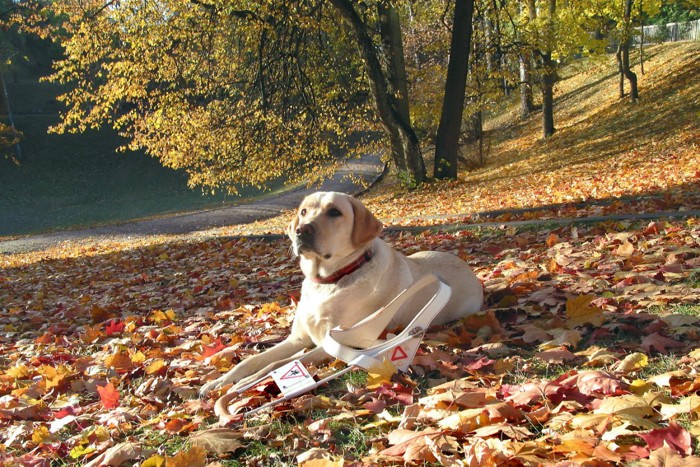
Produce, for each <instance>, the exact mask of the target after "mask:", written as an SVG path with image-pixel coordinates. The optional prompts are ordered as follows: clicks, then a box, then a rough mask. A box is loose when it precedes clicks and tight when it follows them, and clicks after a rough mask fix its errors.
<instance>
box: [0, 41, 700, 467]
mask: <svg viewBox="0 0 700 467" xmlns="http://www.w3.org/2000/svg"><path fill="white" fill-rule="evenodd" d="M645 70H646V73H645V74H644V75H643V76H640V84H641V100H640V101H639V102H636V103H632V102H629V101H627V100H619V99H617V96H616V92H617V87H616V86H617V79H616V76H615V73H614V66H613V64H612V63H608V62H601V63H596V64H594V63H589V64H587V65H586V66H585V67H584V66H583V65H582V66H581V67H580V68H578V69H570V71H569V72H568V74H566V75H564V76H562V78H563V80H562V81H561V82H560V83H559V84H558V88H557V98H558V100H557V114H556V118H557V120H556V122H557V128H558V131H557V133H556V134H555V135H554V136H553V137H552V138H551V139H549V140H547V141H542V140H541V139H540V137H539V131H538V124H539V119H538V118H537V115H535V116H533V117H532V118H531V119H528V120H526V121H524V122H520V121H519V120H518V119H517V118H516V117H515V115H514V114H512V113H511V114H509V113H508V112H506V111H503V112H501V113H500V114H499V117H498V118H496V119H493V120H491V121H490V122H489V128H488V136H487V140H488V141H489V142H490V147H491V152H490V154H489V157H488V162H487V164H486V166H485V167H483V168H479V169H475V170H473V171H471V172H469V173H466V174H464V175H463V176H462V177H461V178H460V179H459V180H458V181H455V182H439V183H432V184H429V185H427V186H425V187H422V188H421V189H419V190H416V191H410V192H409V191H405V190H404V189H402V188H400V187H399V186H398V185H397V184H396V183H395V181H394V179H393V178H392V176H391V174H389V175H388V176H387V177H385V178H384V179H383V180H382V181H381V183H379V184H378V185H377V186H375V187H373V188H372V189H371V190H370V191H368V192H367V193H366V194H364V195H363V196H362V199H363V201H364V202H365V203H366V204H367V205H368V206H369V207H370V209H371V210H373V212H375V213H376V214H377V215H378V216H379V217H380V218H381V219H382V221H383V222H384V223H385V225H386V226H387V231H386V232H385V234H384V237H385V239H386V240H387V241H388V242H389V243H390V244H392V245H393V246H394V247H395V248H397V249H399V250H400V251H403V252H405V253H412V252H414V251H418V250H423V249H433V250H441V251H450V252H453V253H455V254H457V255H459V256H460V257H461V258H463V259H464V260H465V261H467V262H469V263H470V264H471V265H472V267H473V268H474V270H475V271H476V273H477V275H478V276H479V278H480V279H481V280H482V282H483V283H484V287H485V290H486V303H485V306H484V313H482V314H479V315H475V316H473V317H471V318H469V319H466V320H463V321H460V322H458V323H454V324H453V325H450V326H446V327H441V328H436V329H432V330H431V332H430V333H429V335H428V337H427V339H426V340H425V342H424V345H423V346H422V349H421V351H420V352H419V355H418V356H417V357H416V360H415V361H414V370H413V371H412V372H411V373H409V374H407V375H393V376H391V375H390V374H389V373H391V372H390V371H386V370H387V369H386V368H383V369H382V368H378V369H377V371H374V372H370V374H369V375H367V374H365V373H364V372H359V371H358V372H352V373H351V374H350V376H349V377H345V378H343V379H342V380H339V381H336V382H334V383H332V384H330V385H329V386H327V387H325V388H321V389H319V390H317V391H315V392H313V393H311V394H307V395H305V396H302V397H299V398H296V399H295V400H293V401H291V402H290V403H287V404H283V405H282V406H280V407H279V408H278V409H277V410H275V411H274V412H273V413H270V414H263V415H260V416H257V417H255V418H253V419H251V420H249V421H247V422H246V423H245V425H242V424H240V423H233V424H229V425H227V426H223V427H221V426H216V422H217V417H216V416H215V415H214V413H213V404H214V402H215V400H216V394H213V395H211V396H209V397H206V398H203V399H200V398H198V397H197V389H198V387H199V386H201V384H202V382H204V381H207V380H209V379H211V378H213V377H215V376H216V375H218V374H220V372H221V371H225V370H227V369H228V368H230V367H231V366H232V365H234V364H235V363H236V362H238V361H239V360H240V359H241V358H245V356H247V355H249V354H251V353H253V352H257V351H259V350H260V349H263V348H265V347H266V346H268V345H270V344H272V343H274V342H277V341H279V340H280V339H281V338H282V337H283V336H284V335H286V333H287V330H288V326H289V324H290V322H291V319H292V317H293V312H294V306H293V304H294V300H295V297H296V296H297V294H298V290H299V287H300V283H301V279H302V277H301V274H300V272H299V270H298V267H297V265H296V263H295V260H294V259H293V258H291V257H290V255H289V251H288V244H287V242H286V241H285V240H284V238H283V235H282V234H283V232H284V227H285V226H286V224H287V222H288V220H289V218H290V213H289V212H286V213H283V214H281V215H279V216H274V217H271V218H268V219H266V220H261V221H258V222H256V223H251V224H246V225H238V226H225V227H217V228H215V229H211V230H210V231H208V232H207V233H206V235H196V236H195V235H191V234H188V235H184V234H177V235H149V236H139V237H136V238H132V239H125V238H119V239H114V240H103V241H100V242H93V243H85V242H78V243H71V242H64V243H60V244H56V245H54V246H51V247H49V248H46V249H41V250H36V251H31V252H25V253H15V254H6V255H3V256H1V257H0V268H2V269H0V300H1V305H0V314H1V316H0V318H1V320H0V321H1V322H2V331H3V332H2V334H1V335H0V355H1V356H0V439H1V440H2V443H3V444H2V445H1V446H0V460H2V461H3V462H5V463H8V464H10V465H12V464H16V463H18V462H20V463H21V462H23V463H25V464H32V465H50V464H49V463H50V462H51V463H52V464H51V465H71V464H88V463H92V464H91V465H102V464H108V463H111V464H113V465H122V464H123V465H138V464H139V463H143V464H141V465H173V466H178V465H182V466H184V465H206V464H208V463H214V464H215V465H217V464H218V465H271V464H275V465H296V464H297V463H298V464H301V465H307V466H312V465H326V466H337V465H404V464H407V465H513V466H515V465H527V466H530V465H533V466H534V465H587V466H593V465H622V464H624V465H655V466H662V465H666V466H670V465H678V466H681V465H700V445H699V444H698V436H699V435H700V417H699V415H700V396H699V395H698V391H699V390H700V377H699V376H698V370H699V369H700V354H699V353H698V351H697V348H698V342H699V341H700V335H699V334H698V332H697V329H698V324H700V305H699V304H700V220H699V215H698V213H697V211H698V209H700V207H699V204H700V190H699V188H700V168H699V167H700V152H699V148H698V144H699V143H700V135H699V134H698V124H697V122H698V118H699V117H700V115H699V113H698V112H699V110H700V79H699V78H700V76H698V75H699V74H700V44H697V43H684V44H671V45H664V46H658V47H655V48H651V49H649V50H648V56H647V60H646V62H645ZM467 156H468V154H467ZM477 213H480V214H478V215H477ZM563 220H566V222H562V221H563ZM261 234H264V235H261ZM227 347H228V348H229V349H230V351H229V352H227V353H226V354H225V356H222V354H220V353H218V352H219V351H221V350H223V349H224V348H227ZM333 369H334V365H329V366H326V365H323V366H320V367H319V368H314V370H315V371H318V373H319V374H320V375H325V374H327V373H328V372H330V371H333ZM382 370H384V371H382ZM271 392H273V389H272V388H271V387H270V386H269V385H261V386H260V387H257V388H255V389H254V390H252V391H250V392H249V393H247V394H246V395H245V396H244V397H242V398H241V399H240V400H239V401H237V406H236V408H235V409H240V410H246V409H247V408H249V407H252V406H255V405H258V404H260V402H261V401H263V400H267V399H269V397H270V396H271ZM42 462H44V464H42Z"/></svg>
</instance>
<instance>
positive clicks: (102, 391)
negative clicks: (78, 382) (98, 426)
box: [97, 383, 119, 409]
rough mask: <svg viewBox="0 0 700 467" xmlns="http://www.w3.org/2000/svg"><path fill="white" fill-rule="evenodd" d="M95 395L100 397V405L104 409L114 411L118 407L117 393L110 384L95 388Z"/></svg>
mask: <svg viewBox="0 0 700 467" xmlns="http://www.w3.org/2000/svg"><path fill="white" fill-rule="evenodd" d="M97 393H98V394H99V395H100V400H102V405H104V407H105V409H115V408H117V407H119V391H117V390H116V388H115V387H114V385H113V384H112V383H107V385H106V386H97Z"/></svg>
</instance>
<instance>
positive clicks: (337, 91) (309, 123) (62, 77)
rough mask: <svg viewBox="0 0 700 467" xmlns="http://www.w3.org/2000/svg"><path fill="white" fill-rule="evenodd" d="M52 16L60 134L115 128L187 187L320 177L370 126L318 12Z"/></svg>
mask: <svg viewBox="0 0 700 467" xmlns="http://www.w3.org/2000/svg"><path fill="white" fill-rule="evenodd" d="M48 7H50V9H51V10H52V11H53V12H55V13H57V14H61V15H62V17H63V18H64V23H63V29H62V33H63V34H61V38H62V45H63V46H64V47H65V49H66V57H65V59H63V60H61V61H59V62H58V63H57V65H56V72H55V73H54V75H53V76H52V77H51V79H52V80H54V81H58V82H62V83H71V84H72V85H74V87H71V88H70V89H69V90H68V91H67V92H66V94H65V95H63V96H62V100H63V101H64V102H65V103H66V105H67V107H68V110H67V111H66V112H65V113H64V114H63V115H62V117H63V118H62V122H61V123H60V124H58V125H57V126H56V128H55V130H56V131H76V130H77V131H83V130H85V129H86V128H91V127H97V126H100V125H103V124H107V125H112V126H114V127H115V128H117V129H118V130H119V131H120V132H121V133H122V134H123V135H124V136H127V137H128V138H129V141H128V143H127V144H128V146H129V147H131V148H133V149H136V148H139V149H140V148H143V149H145V150H146V151H147V152H149V153H150V154H152V155H153V156H154V157H157V158H159V159H160V160H161V162H162V163H163V164H164V165H166V166H168V167H172V168H175V169H180V168H181V169H184V170H186V171H187V172H188V174H189V177H190V178H189V183H190V185H192V186H196V185H200V186H203V187H205V188H207V189H213V188H217V187H218V188H228V189H229V190H230V191H232V192H235V190H236V187H240V186H241V185H254V186H259V185H263V184H266V183H268V182H270V181H272V180H275V179H276V178H279V177H285V178H286V179H287V181H288V182H290V183H291V182H294V181H297V180H298V179H299V178H300V177H302V176H309V175H311V176H312V177H314V176H319V177H320V176H322V175H323V174H326V173H328V170H330V169H331V168H332V162H334V161H336V157H337V155H338V154H337V153H336V154H331V150H332V149H333V150H335V151H337V150H338V148H344V149H343V151H342V152H343V155H347V153H348V150H347V148H345V145H346V144H347V139H348V137H349V135H350V134H351V133H352V132H354V131H356V130H362V131H365V130H367V129H368V128H369V127H368V126H367V123H368V120H367V118H366V117H367V108H366V106H365V104H366V102H365V99H363V98H362V97H361V96H360V95H359V94H358V93H357V87H358V84H361V81H360V80H359V77H360V75H359V66H358V63H357V62H356V59H355V58H354V55H353V54H352V53H349V50H350V49H349V48H348V45H347V44H346V43H344V39H343V32H342V31H341V30H339V29H338V23H337V21H336V20H335V19H334V18H333V17H329V16H328V9H326V8H323V7H322V6H321V5H320V4H317V3H316V2H292V3H291V4H290V5H287V6H286V7H285V8H278V5H277V4H276V3H275V2H254V3H250V4H248V3H247V2H234V3H232V4H228V3H225V2H224V3H221V2H219V3H217V2H213V3H207V4H205V3H201V2H198V3H194V4H193V3H191V2H188V1H182V0H166V1H161V2H146V3H143V2H140V1H131V0H127V1H122V2H118V3H111V4H109V6H107V7H104V5H103V3H102V2H99V1H90V2H77V1H74V0H61V1H58V2H51V3H50V4H49V5H48ZM360 123H362V125H360ZM329 164H330V166H329Z"/></svg>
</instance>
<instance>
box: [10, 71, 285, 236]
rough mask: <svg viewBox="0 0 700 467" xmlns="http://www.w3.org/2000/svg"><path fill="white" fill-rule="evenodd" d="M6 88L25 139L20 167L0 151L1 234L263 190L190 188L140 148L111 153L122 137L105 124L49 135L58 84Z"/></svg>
mask: <svg viewBox="0 0 700 467" xmlns="http://www.w3.org/2000/svg"><path fill="white" fill-rule="evenodd" d="M7 88H8V93H9V95H10V99H11V102H12V104H13V110H14V113H15V124H16V127H17V129H19V130H20V131H22V132H23V133H24V139H23V140H22V141H21V143H20V148H21V156H20V157H18V158H17V160H18V162H19V165H17V164H15V163H14V162H13V161H12V160H11V159H8V158H5V157H0V186H1V187H2V189H0V206H2V209H0V236H11V235H22V234H30V233H37V232H42V231H49V230H61V229H69V228H76V227H86V226H93V225H98V224H110V223H119V222H124V221H129V220H134V219H142V218H148V217H153V216H160V215H165V214H171V213H177V212H187V211H196V210H202V209H208V208H216V207H223V206H225V205H230V204H233V203H236V202H240V201H242V200H243V199H245V198H250V197H254V196H260V195H262V194H264V192H263V191H262V190H259V189H256V188H254V187H240V196H227V195H225V194H219V195H210V194H204V193H202V191H201V190H199V189H190V188H188V187H187V175H186V174H185V173H184V172H183V171H176V170H172V169H168V168H165V167H163V166H161V165H160V163H159V162H158V161H157V160H156V159H154V158H152V157H149V156H148V155H146V154H144V153H142V152H125V153H122V152H117V148H118V147H119V146H121V145H122V144H123V143H124V140H123V139H122V138H120V137H119V136H118V135H117V134H116V132H115V131H113V130H111V129H102V130H100V131H95V130H91V131H87V132H85V133H82V134H64V135H56V134H48V133H47V131H48V128H49V127H50V126H51V125H54V124H56V123H57V122H58V118H59V117H58V109H59V107H58V104H57V103H56V101H55V96H56V95H58V93H59V92H60V87H58V86H56V85H53V84H50V83H38V82H36V80H30V79H20V80H18V81H17V82H16V83H13V82H8V83H7ZM281 186H282V183H281V182H279V183H277V184H275V185H274V186H272V189H279V188H280V187H281Z"/></svg>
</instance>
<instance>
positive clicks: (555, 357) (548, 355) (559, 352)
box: [535, 348, 576, 364]
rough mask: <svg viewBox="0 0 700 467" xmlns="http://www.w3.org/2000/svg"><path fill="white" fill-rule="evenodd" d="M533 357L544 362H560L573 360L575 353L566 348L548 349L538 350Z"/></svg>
mask: <svg viewBox="0 0 700 467" xmlns="http://www.w3.org/2000/svg"><path fill="white" fill-rule="evenodd" d="M535 357H537V358H540V359H542V360H543V361H544V362H545V363H557V364H562V363H564V362H567V361H569V360H575V359H576V355H574V354H573V353H571V352H570V351H569V350H568V349H566V348H559V349H550V350H545V351H544V352H538V353H536V354H535Z"/></svg>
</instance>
